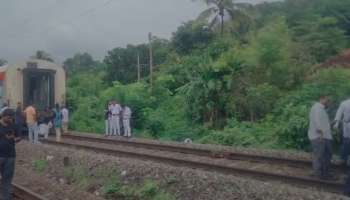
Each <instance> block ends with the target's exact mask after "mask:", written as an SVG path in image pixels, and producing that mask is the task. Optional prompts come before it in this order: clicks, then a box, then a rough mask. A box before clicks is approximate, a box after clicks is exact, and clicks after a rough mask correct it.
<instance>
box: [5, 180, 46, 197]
mask: <svg viewBox="0 0 350 200" xmlns="http://www.w3.org/2000/svg"><path fill="white" fill-rule="evenodd" d="M12 186H13V187H12V188H13V195H14V200H47V199H46V198H44V197H42V196H41V195H39V194H36V193H34V192H33V191H31V190H29V189H27V188H25V187H22V186H20V185H18V184H16V183H13V184H12Z"/></svg>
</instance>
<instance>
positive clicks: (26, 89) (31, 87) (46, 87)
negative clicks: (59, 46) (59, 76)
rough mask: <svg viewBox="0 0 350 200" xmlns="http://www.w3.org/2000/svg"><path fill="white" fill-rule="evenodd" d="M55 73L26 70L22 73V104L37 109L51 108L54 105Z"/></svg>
mask: <svg viewBox="0 0 350 200" xmlns="http://www.w3.org/2000/svg"><path fill="white" fill-rule="evenodd" d="M54 75H55V71H54V70H44V69H26V70H24V71H23V104H24V105H25V106H27V105H29V104H33V105H34V106H35V107H36V108H38V109H44V108H45V107H53V106H54V103H55V76H54Z"/></svg>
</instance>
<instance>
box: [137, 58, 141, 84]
mask: <svg viewBox="0 0 350 200" xmlns="http://www.w3.org/2000/svg"><path fill="white" fill-rule="evenodd" d="M140 80H141V69H140V54H139V53H137V82H140Z"/></svg>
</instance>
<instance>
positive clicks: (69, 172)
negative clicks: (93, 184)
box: [64, 165, 91, 189]
mask: <svg viewBox="0 0 350 200" xmlns="http://www.w3.org/2000/svg"><path fill="white" fill-rule="evenodd" d="M64 176H65V178H66V179H67V180H68V182H70V183H74V184H75V185H77V186H78V187H79V188H82V189H87V188H88V187H89V185H90V178H91V177H90V176H89V169H88V168H87V167H85V166H83V165H75V166H71V167H65V168H64Z"/></svg>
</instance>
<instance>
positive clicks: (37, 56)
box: [31, 50, 54, 62]
mask: <svg viewBox="0 0 350 200" xmlns="http://www.w3.org/2000/svg"><path fill="white" fill-rule="evenodd" d="M31 58H34V59H39V60H46V61H49V62H53V61H54V60H53V59H52V57H51V55H50V54H49V53H47V52H45V51H42V50H39V51H37V52H36V53H35V55H34V56H32V57H31Z"/></svg>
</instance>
